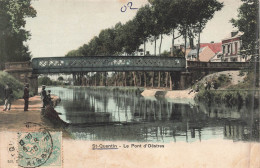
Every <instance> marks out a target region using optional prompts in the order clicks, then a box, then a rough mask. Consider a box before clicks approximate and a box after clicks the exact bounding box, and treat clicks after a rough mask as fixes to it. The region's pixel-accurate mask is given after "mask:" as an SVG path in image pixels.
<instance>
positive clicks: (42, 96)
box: [41, 85, 48, 108]
mask: <svg viewBox="0 0 260 168" xmlns="http://www.w3.org/2000/svg"><path fill="white" fill-rule="evenodd" d="M45 88H46V86H45V85H42V91H41V99H42V108H45V107H46V105H47V103H48V98H47V92H46V90H45Z"/></svg>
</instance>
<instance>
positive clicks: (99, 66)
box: [32, 56, 186, 74]
mask: <svg viewBox="0 0 260 168" xmlns="http://www.w3.org/2000/svg"><path fill="white" fill-rule="evenodd" d="M185 68H186V61H185V58H184V57H159V56H86V57H80V56H78V57H44V58H33V59H32V69H33V73H34V74H44V73H74V72H75V73H76V72H109V71H111V72H113V71H118V72H126V71H185Z"/></svg>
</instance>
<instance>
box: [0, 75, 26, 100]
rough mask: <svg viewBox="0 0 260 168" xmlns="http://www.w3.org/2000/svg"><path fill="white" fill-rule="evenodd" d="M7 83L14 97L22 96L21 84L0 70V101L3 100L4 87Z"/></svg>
mask: <svg viewBox="0 0 260 168" xmlns="http://www.w3.org/2000/svg"><path fill="white" fill-rule="evenodd" d="M7 83H9V84H10V87H11V88H12V89H13V93H14V99H18V98H22V97H23V84H22V83H20V82H19V81H18V80H16V79H15V78H14V77H13V76H11V75H9V74H8V73H6V72H3V71H0V102H1V103H3V101H4V88H5V86H6V84H7Z"/></svg>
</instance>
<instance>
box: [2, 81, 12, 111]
mask: <svg viewBox="0 0 260 168" xmlns="http://www.w3.org/2000/svg"><path fill="white" fill-rule="evenodd" d="M4 94H5V95H4V96H5V105H4V109H3V111H6V110H7V109H8V110H11V105H12V98H13V90H12V88H11V87H10V84H9V83H8V84H7V85H6V87H5V89H4Z"/></svg>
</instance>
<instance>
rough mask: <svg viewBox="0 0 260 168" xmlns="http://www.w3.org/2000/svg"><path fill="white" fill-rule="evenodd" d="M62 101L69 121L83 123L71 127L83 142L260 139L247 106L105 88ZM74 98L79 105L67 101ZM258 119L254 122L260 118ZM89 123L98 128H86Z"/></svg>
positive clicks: (76, 93)
mask: <svg viewBox="0 0 260 168" xmlns="http://www.w3.org/2000/svg"><path fill="white" fill-rule="evenodd" d="M59 96H61V95H59ZM66 97H67V98H66ZM61 98H62V100H63V101H64V102H65V103H64V104H63V106H64V108H65V110H66V113H65V115H66V118H67V120H69V121H70V122H71V123H78V124H76V125H77V126H71V130H72V131H73V132H81V134H78V133H76V134H78V135H77V136H78V137H82V136H83V137H85V138H89V139H93V140H98V139H104V140H131V139H132V140H137V139H138V140H140V141H152V140H155V141H164V140H165V141H167V140H169V139H171V140H173V141H177V140H180V139H182V140H185V141H193V140H201V138H202V137H203V136H204V137H205V136H211V137H218V138H220V137H221V138H223V137H225V138H227V139H233V140H249V139H250V140H257V139H259V127H257V125H256V124H251V123H250V122H249V121H250V118H251V115H250V114H249V113H248V112H247V111H248V109H247V108H246V107H241V108H242V109H241V108H240V109H239V108H238V107H233V108H227V107H223V106H213V105H211V106H206V105H204V104H201V105H191V104H179V103H174V102H169V101H167V100H165V99H158V100H157V99H145V98H143V97H136V96H135V95H134V94H130V93H122V92H121V93H118V92H111V91H106V90H102V89H100V90H98V89H96V90H93V89H86V90H82V89H81V90H80V89H74V91H73V90H71V91H68V92H67V93H66V94H63V96H61ZM70 98H71V99H72V100H73V101H71V102H70V101H68V102H67V101H66V99H70ZM110 106H113V108H110ZM114 107H116V108H114ZM111 109H114V110H112V111H111ZM75 112H76V113H77V115H75ZM102 113H103V114H104V115H102ZM95 114H96V115H95ZM107 114H109V116H108V115H107ZM256 114H257V113H255V116H254V117H255V118H258V116H257V115H256ZM95 122H97V123H98V124H100V122H102V123H103V124H102V125H103V126H104V127H95ZM89 123H91V124H93V125H92V126H93V127H86V124H87V125H89ZM113 123H114V124H113ZM202 131H204V134H202ZM205 131H206V132H207V131H208V133H207V134H208V135H205Z"/></svg>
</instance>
